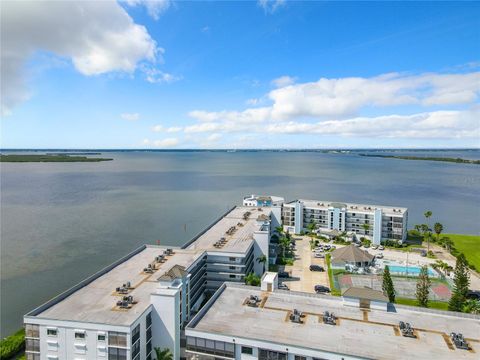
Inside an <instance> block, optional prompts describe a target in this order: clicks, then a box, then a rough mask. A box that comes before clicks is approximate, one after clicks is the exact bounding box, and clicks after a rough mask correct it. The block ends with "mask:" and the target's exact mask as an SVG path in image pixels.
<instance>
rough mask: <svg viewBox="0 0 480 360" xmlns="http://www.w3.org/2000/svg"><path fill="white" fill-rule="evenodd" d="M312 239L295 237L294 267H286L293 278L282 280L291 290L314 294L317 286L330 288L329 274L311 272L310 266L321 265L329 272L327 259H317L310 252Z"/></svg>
mask: <svg viewBox="0 0 480 360" xmlns="http://www.w3.org/2000/svg"><path fill="white" fill-rule="evenodd" d="M309 240H310V238H309V237H307V236H301V237H300V236H295V241H296V250H295V262H294V263H293V265H286V266H285V271H287V272H288V273H290V276H291V278H289V279H281V280H283V283H284V284H286V285H287V286H288V287H289V288H290V290H293V291H302V292H309V293H314V292H315V291H314V286H315V285H324V286H327V287H330V285H329V282H328V274H327V272H326V271H325V272H319V271H310V269H309V268H310V265H320V266H322V267H323V268H324V269H325V270H327V265H326V264H325V259H320V258H315V257H314V256H313V253H312V251H311V250H310V243H309Z"/></svg>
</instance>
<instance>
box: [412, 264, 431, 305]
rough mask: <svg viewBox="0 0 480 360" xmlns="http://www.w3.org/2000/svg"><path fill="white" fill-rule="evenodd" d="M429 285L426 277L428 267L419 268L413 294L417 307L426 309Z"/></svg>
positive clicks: (428, 279)
mask: <svg viewBox="0 0 480 360" xmlns="http://www.w3.org/2000/svg"><path fill="white" fill-rule="evenodd" d="M431 284H432V282H431V280H430V278H429V277H428V267H427V266H426V265H424V266H422V267H421V268H420V274H419V275H418V281H417V291H416V292H415V296H416V297H417V302H418V306H421V307H428V294H429V292H430V285H431Z"/></svg>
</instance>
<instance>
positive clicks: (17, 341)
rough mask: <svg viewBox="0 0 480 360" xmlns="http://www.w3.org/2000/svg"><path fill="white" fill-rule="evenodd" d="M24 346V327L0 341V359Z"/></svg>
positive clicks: (10, 355)
mask: <svg viewBox="0 0 480 360" xmlns="http://www.w3.org/2000/svg"><path fill="white" fill-rule="evenodd" d="M24 348H25V329H21V330H18V331H17V332H16V333H15V334H13V335H10V336H8V337H6V338H5V339H2V340H1V341H0V359H9V358H11V357H13V356H14V355H15V354H18V353H19V352H20V351H22V350H23V349H24Z"/></svg>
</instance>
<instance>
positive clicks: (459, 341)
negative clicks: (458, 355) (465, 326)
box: [450, 332, 470, 350]
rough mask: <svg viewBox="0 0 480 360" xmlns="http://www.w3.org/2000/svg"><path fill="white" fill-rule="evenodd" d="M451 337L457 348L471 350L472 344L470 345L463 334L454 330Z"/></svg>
mask: <svg viewBox="0 0 480 360" xmlns="http://www.w3.org/2000/svg"><path fill="white" fill-rule="evenodd" d="M450 339H452V341H453V343H454V344H455V346H456V347H457V349H463V350H470V346H469V345H468V343H467V341H466V340H465V338H464V337H463V335H462V334H460V333H458V334H457V333H454V332H452V333H451V334H450Z"/></svg>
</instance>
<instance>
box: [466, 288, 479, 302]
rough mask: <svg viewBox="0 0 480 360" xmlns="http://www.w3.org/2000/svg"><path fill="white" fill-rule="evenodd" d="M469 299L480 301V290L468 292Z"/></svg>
mask: <svg viewBox="0 0 480 360" xmlns="http://www.w3.org/2000/svg"><path fill="white" fill-rule="evenodd" d="M467 299H474V300H480V290H468V293H467Z"/></svg>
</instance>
